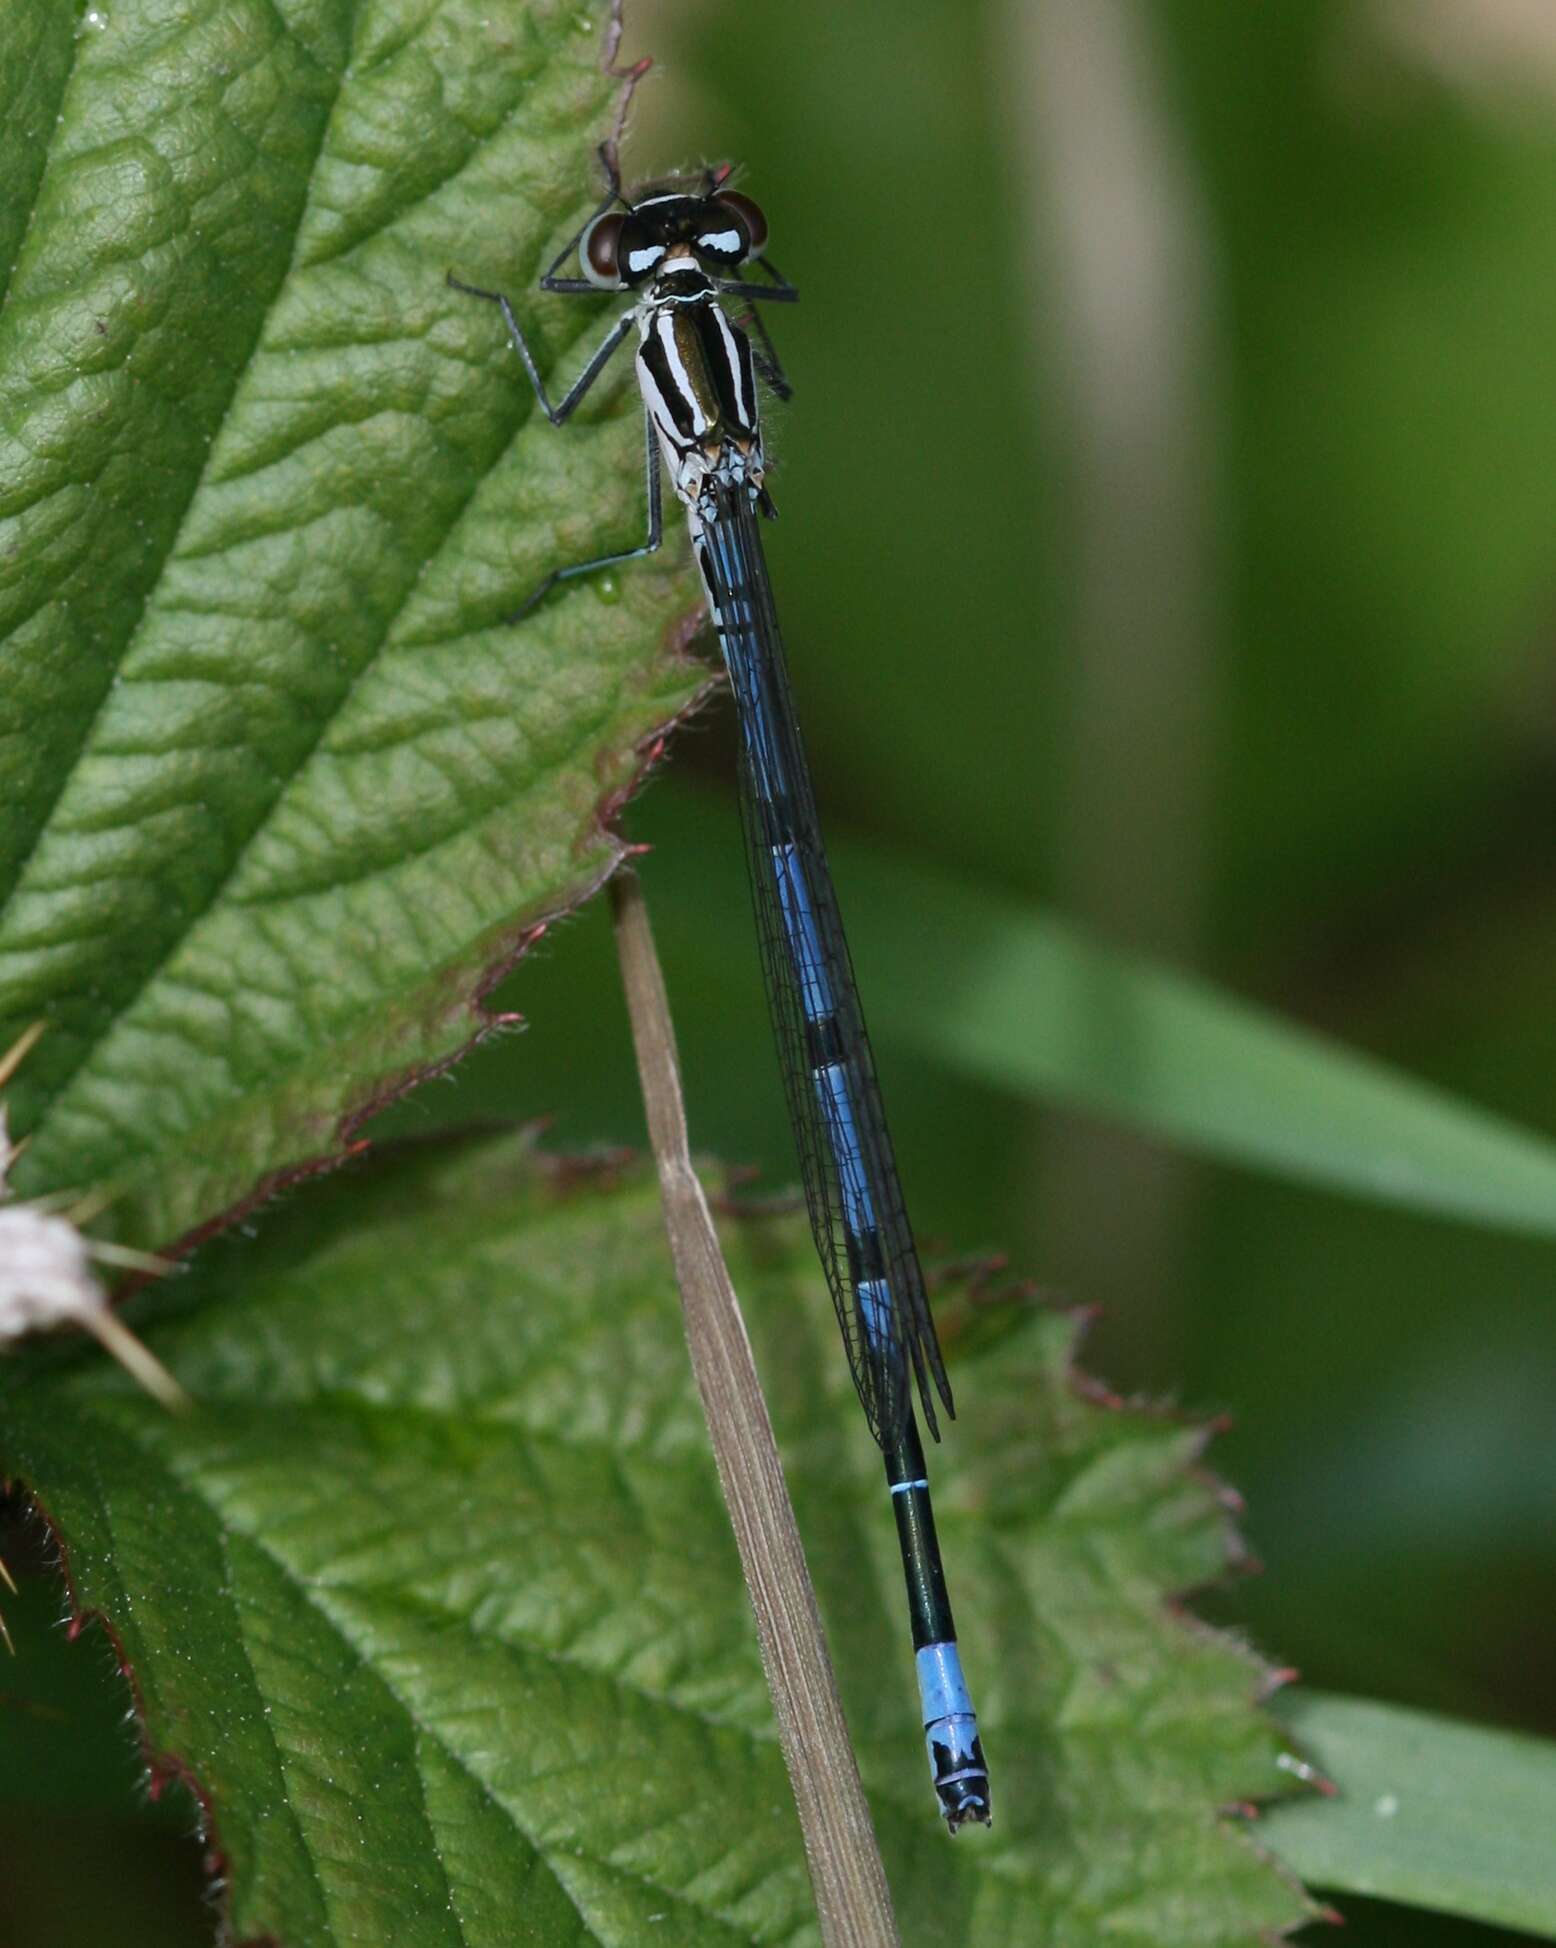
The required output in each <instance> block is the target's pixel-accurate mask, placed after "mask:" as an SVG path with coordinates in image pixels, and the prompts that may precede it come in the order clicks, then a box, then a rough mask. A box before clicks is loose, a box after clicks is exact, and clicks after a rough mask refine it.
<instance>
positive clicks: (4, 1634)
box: [0, 1617, 16, 1657]
mask: <svg viewBox="0 0 1556 1948" xmlns="http://www.w3.org/2000/svg"><path fill="white" fill-rule="evenodd" d="M0 1643H3V1644H4V1645H5V1647H6V1649H7V1650H8V1651H9V1652H10V1653H11V1655H12V1656H13V1657H14V1656H15V1655H16V1646H15V1644H13V1643H12V1642H11V1633H10V1631H9V1630H7V1629H6V1627H5V1618H4V1617H0Z"/></svg>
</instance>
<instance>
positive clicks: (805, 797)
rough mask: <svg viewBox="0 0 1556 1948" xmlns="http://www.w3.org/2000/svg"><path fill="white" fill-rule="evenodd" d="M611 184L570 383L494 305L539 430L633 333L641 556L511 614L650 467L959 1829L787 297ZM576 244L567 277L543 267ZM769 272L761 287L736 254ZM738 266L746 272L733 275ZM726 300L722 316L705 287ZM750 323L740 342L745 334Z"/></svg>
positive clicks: (710, 207)
mask: <svg viewBox="0 0 1556 1948" xmlns="http://www.w3.org/2000/svg"><path fill="white" fill-rule="evenodd" d="M601 154H602V158H603V160H604V162H605V166H606V174H607V177H608V179H609V193H608V194H607V196H606V197H605V200H604V201H603V202H602V203H601V204H600V206H599V208H598V209H597V210H596V211H595V212H594V214H593V216H592V217H591V218H590V219H589V221H588V222H587V223H586V224H585V225H584V226H583V228H582V229H581V230H580V231H579V232H578V234H577V235H576V236H575V237H573V238H572V239H571V241H570V242H569V243H567V244H566V245H565V246H564V247H563V249H562V250H561V251H560V252H559V253H558V255H557V257H556V260H555V261H554V262H553V264H552V265H551V268H550V270H549V271H547V272H546V274H545V275H544V276H543V277H542V278H541V280H540V287H541V289H542V290H544V291H549V292H556V293H561V294H564V295H570V296H572V295H585V294H588V295H597V294H598V293H600V292H601V291H617V292H621V291H631V292H633V293H635V297H634V301H633V303H632V304H631V305H630V306H629V307H628V308H627V309H626V310H625V311H623V312H622V313H621V315H620V316H619V317H618V318H617V319H616V320H615V322H614V323H613V324H612V326H611V328H610V330H609V332H608V333H607V334H606V337H605V339H604V342H603V343H602V344H601V345H600V346H599V348H598V350H597V351H596V352H595V353H594V355H593V357H592V358H591V359H590V360H589V362H588V364H587V365H586V366H585V367H584V369H583V371H582V372H581V373H580V374H579V376H578V378H577V379H576V380H575V382H574V383H573V385H572V386H571V388H570V389H569V390H568V391H567V393H566V394H565V395H564V396H563V397H562V399H561V400H559V401H558V402H557V403H556V404H553V403H552V401H551V399H550V398H549V396H548V394H547V391H546V387H545V382H544V380H543V379H542V377H541V374H540V370H539V368H538V367H537V365H536V363H535V359H534V356H533V354H532V353H531V351H530V348H529V345H528V344H527V342H526V340H525V337H524V333H523V331H522V329H521V328H520V325H519V321H518V319H517V317H516V316H515V315H514V311H513V307H512V305H511V304H510V302H509V300H508V299H507V298H506V297H505V296H504V295H503V294H502V293H501V292H498V291H484V290H479V289H477V288H476V287H475V286H473V285H469V284H463V283H461V282H460V281H459V280H458V279H457V278H454V277H452V276H451V277H450V282H451V283H452V284H454V285H455V287H456V288H457V289H459V290H461V291H465V292H468V293H469V294H470V295H471V296H473V297H480V298H485V299H487V300H488V301H490V302H491V303H493V304H495V305H497V306H498V307H499V308H500V309H501V312H502V315H503V318H504V320H505V322H506V324H507V327H508V333H509V336H510V337H511V338H512V340H513V344H514V348H515V350H516V351H517V352H518V354H519V357H520V358H521V359H522V360H523V362H524V369H525V371H526V372H527V373H528V375H529V379H530V383H531V385H532V386H533V387H534V389H535V396H536V398H537V399H538V400H539V402H540V405H541V407H542V409H543V410H544V411H545V412H546V414H547V415H548V416H549V417H550V419H551V420H552V422H553V424H555V425H558V426H560V425H561V424H562V423H563V421H564V420H566V419H567V418H568V417H569V415H570V414H571V413H572V412H573V410H574V408H575V407H576V406H577V405H578V403H579V401H580V400H581V399H582V398H583V397H584V395H585V394H586V393H587V392H588V390H589V388H590V387H591V386H592V385H593V384H594V382H595V380H596V379H597V378H598V377H599V376H600V374H601V372H603V371H604V369H605V367H606V366H607V364H608V363H609V362H610V359H611V357H612V356H613V354H614V353H615V352H616V351H617V349H618V348H619V347H620V346H621V344H622V343H623V341H624V340H625V339H626V338H627V337H628V335H629V334H630V333H631V332H632V331H633V330H634V329H635V330H636V332H637V336H638V349H637V360H636V369H637V378H638V384H639V386H640V388H641V390H642V394H643V405H644V430H645V442H646V452H647V489H648V535H647V538H646V539H645V540H644V541H643V543H642V544H641V545H640V546H639V547H636V548H628V549H623V550H621V551H619V552H618V553H615V554H609V555H601V556H599V557H597V558H596V559H594V560H592V561H585V562H579V563H577V564H576V565H574V566H571V567H567V568H561V569H557V570H556V571H554V572H553V573H552V574H551V575H549V576H547V578H546V579H545V581H543V582H542V583H541V584H540V586H539V587H538V588H537V589H536V590H535V591H534V592H533V593H532V594H531V596H530V598H529V600H528V601H527V602H526V603H525V604H524V606H523V608H522V609H520V610H519V611H518V614H517V615H516V616H515V617H514V618H513V620H515V621H517V620H518V619H519V617H521V616H524V615H527V614H528V613H529V612H530V610H531V609H532V608H533V607H534V606H535V604H536V603H537V602H539V601H540V599H541V598H542V597H543V596H544V595H545V594H546V593H547V592H548V590H550V589H551V588H552V587H553V586H554V585H555V584H556V583H557V582H558V581H561V580H564V579H566V578H569V577H571V576H574V575H583V574H588V573H591V572H592V571H595V570H598V569H602V568H608V567H612V566H614V565H616V564H618V563H620V562H625V561H630V560H632V559H634V558H635V557H636V556H639V555H645V554H649V553H651V552H652V551H653V550H654V549H656V548H657V547H658V546H659V544H660V540H661V537H662V533H663V519H662V507H661V494H660V469H661V465H663V466H664V467H667V468H668V469H669V474H670V483H671V486H672V488H673V490H674V492H675V494H676V496H677V497H678V499H680V500H681V501H682V502H683V503H684V505H685V508H686V513H687V523H688V526H689V528H690V532H691V541H692V550H693V553H694V555H695V557H696V561H697V566H698V570H699V572H700V574H701V576H702V582H703V587H704V589H705V590H706V592H707V597H708V604H709V608H710V609H711V611H712V615H713V621H714V624H715V626H716V628H717V630H718V636H719V644H720V648H721V650H722V652H723V657H724V663H725V667H726V669H727V670H728V673H729V680H730V686H731V688H732V689H733V691H734V694H735V700H736V705H737V707H738V711H739V720H740V746H741V765H740V774H741V794H740V796H741V812H742V818H743V823H744V826H745V835H746V848H747V853H748V856H749V862H750V869H751V885H752V889H753V897H754V901H755V906H756V915H757V933H758V938H759V941H760V946H761V957H762V967H763V972H764V974H765V976H766V984H767V995H768V1002H769V1006H770V1008H771V1012H772V1018H773V1025H774V1029H775V1032H776V1036H777V1041H778V1050H779V1056H780V1059H781V1066H782V1070H783V1079H784V1087H785V1090H786V1093H787V1096H788V1102H789V1112H790V1118H791V1120H792V1122H793V1125H794V1133H795V1139H796V1143H797V1146H798V1150H799V1157H800V1166H801V1172H802V1175H803V1178H804V1183H805V1195H806V1202H807V1204H808V1206H809V1209H810V1220H811V1228H812V1230H813V1232H814V1234H815V1239H816V1245H817V1249H818V1250H819V1252H820V1255H821V1262H822V1266H823V1269H824V1270H825V1272H826V1277H827V1283H828V1285H829V1286H830V1287H831V1291H832V1299H833V1304H834V1305H835V1306H836V1308H837V1316H838V1323H839V1325H840V1326H841V1327H842V1332H843V1339H844V1343H845V1344H846V1346H847V1349H848V1359H849V1364H850V1366H851V1368H852V1370H853V1377H854V1384H855V1386H856V1387H857V1389H858V1392H859V1399H860V1401H861V1403H862V1404H863V1407H864V1411H865V1415H866V1417H867V1418H868V1420H869V1423H870V1429H871V1432H872V1433H873V1434H874V1436H875V1438H876V1441H877V1442H878V1443H879V1445H880V1449H881V1453H882V1455H883V1457H884V1459H885V1464H886V1479H887V1484H888V1486H889V1488H890V1491H891V1498H892V1505H893V1508H894V1510H895V1514H896V1523H897V1537H898V1541H899V1543H900V1545H901V1550H902V1563H903V1570H904V1573H905V1576H906V1579H907V1589H908V1604H909V1610H910V1614H911V1618H912V1626H913V1647H914V1652H915V1655H916V1660H917V1671H918V1681H919V1692H920V1701H921V1704H922V1709H923V1721H924V1731H925V1737H926V1740H927V1742H928V1746H929V1761H930V1769H931V1772H932V1774H933V1777H934V1783H935V1791H936V1794H937V1795H938V1798H939V1801H940V1807H941V1811H942V1812H943V1813H944V1814H945V1817H946V1820H947V1822H948V1823H949V1825H950V1828H951V1831H952V1832H953V1833H954V1832H955V1831H956V1829H957V1828H958V1827H959V1826H961V1825H962V1824H963V1823H964V1822H965V1821H967V1820H971V1819H979V1820H983V1821H984V1822H985V1823H987V1822H988V1819H989V1808H990V1801H989V1778H988V1771H987V1769H986V1767H985V1765H984V1760H983V1752H982V1748H981V1746H980V1744H979V1739H978V1720H977V1717H976V1716H975V1714H974V1712H973V1708H972V1704H971V1701H970V1699H969V1697H968V1694H967V1686H966V1683H965V1681H964V1679H963V1676H962V1668H961V1659H960V1655H959V1653H958V1650H957V1644H956V1627H955V1624H954V1622H953V1620H952V1616H951V1606H950V1603H949V1601H948V1599H947V1596H946V1587H945V1573H944V1570H943V1568H942V1566H941V1560H940V1546H939V1542H938V1540H937V1538H936V1535H935V1518H934V1510H933V1508H932V1506H931V1503H930V1497H929V1483H928V1480H927V1478H926V1472H925V1466H924V1452H923V1448H922V1445H921V1443H920V1440H919V1432H918V1423H917V1418H916V1414H915V1403H914V1397H913V1396H914V1392H915V1391H916V1392H917V1396H918V1404H919V1406H920V1407H921V1408H922V1411H923V1414H924V1419H925V1422H926V1424H927V1426H928V1427H929V1430H930V1432H931V1434H933V1435H934V1436H935V1438H936V1439H938V1438H939V1427H938V1425H937V1421H936V1409H935V1399H936V1396H937V1395H938V1397H939V1399H940V1401H941V1403H942V1404H943V1405H944V1407H945V1409H946V1411H947V1412H948V1413H951V1412H953V1411H954V1409H953V1407H952V1402H951V1388H950V1384H949V1382H948V1380H947V1378H946V1372H945V1367H944V1364H943V1362H942V1360H941V1357H940V1347H939V1344H938V1342H937V1340H936V1337H935V1328H934V1323H933V1321H932V1319H931V1317H930V1312H929V1302H928V1299H927V1297H926V1295H925V1290H924V1278H923V1273H922V1271H921V1270H920V1267H919V1260H918V1252H917V1250H916V1248H915V1246H914V1242H913V1233H912V1230H911V1228H910V1227H909V1224H908V1218H907V1213H906V1210H905V1209H904V1205H903V1197H902V1189H901V1185H900V1184H899V1182H898V1177H897V1166H896V1161H895V1159H894V1157H893V1154H892V1146H891V1139H890V1137H889V1135H888V1134H887V1129H886V1117H885V1113H884V1111H883V1110H882V1107H881V1095H880V1088H879V1085H878V1083H877V1081H876V1074H875V1063H874V1058H873V1057H872V1055H871V1052H870V1043H869V1038H868V1036H867V1035H866V1033H865V1024H864V1015H863V1012H862V1010H861V1008H860V1004H859V996H858V991H857V988H856V986H855V982H854V975H853V969H852V966H851V963H850V961H849V956H848V946H847V942H846V940H845V938H844V935H843V924H842V920H841V918H840V916H839V912H838V904H837V895H836V893H835V892H834V890H833V885H832V876H831V873H830V871H829V870H828V867H827V861H826V854H825V852H824V850H823V848H822V842H821V828H820V824H819V821H818V819H817V816H816V806H815V800H814V795H813V793H812V790H811V782H810V770H809V766H808V764H807V763H806V759H805V751H804V746H803V744H802V742H801V739H800V733H799V727H798V724H797V721H796V717H795V711H794V705H793V700H792V697H791V694H790V690H789V679H788V673H787V669H786V666H785V662H784V653H783V643H782V639H781V637H780V635H779V631H778V618H777V613H776V611H775V609H774V607H773V599H772V592H771V588H770V586H769V583H768V579H767V569H766V565H765V561H764V558H763V553H762V544H761V535H760V530H759V528H758V526H757V516H758V515H759V514H762V515H768V516H770V515H771V514H772V512H773V505H772V501H771V499H770V497H769V495H768V490H767V484H766V472H767V468H766V461H765V458H764V454H763V447H762V433H761V421H760V409H759V404H758V398H757V379H758V377H760V378H761V379H762V380H763V381H764V382H765V383H766V385H767V386H768V387H769V389H770V390H771V391H772V392H773V393H775V394H776V395H777V396H778V397H779V398H780V399H787V398H788V397H789V393H790V388H789V384H788V381H787V380H786V378H785V377H784V374H783V370H782V367H781V366H780V365H779V362H778V358H777V355H776V353H775V352H774V349H773V345H772V341H771V339H770V338H769V336H768V334H767V331H766V328H765V327H764V326H763V324H762V322H761V319H760V317H759V315H758V314H757V312H756V310H755V306H756V305H758V304H762V303H771V302H775V301H778V302H791V303H792V302H793V301H794V300H795V299H796V298H797V297H798V295H799V293H798V292H797V291H796V290H795V288H794V286H793V285H792V284H790V283H789V282H788V281H787V280H786V279H785V278H784V277H783V275H782V273H781V272H780V271H779V270H778V269H777V267H776V266H775V265H774V264H773V263H772V262H771V261H770V260H769V259H768V258H767V257H766V256H765V255H764V254H763V252H764V249H765V245H766V241H767V224H766V220H765V218H764V217H763V215H762V212H761V210H760V209H759V208H758V206H757V205H756V204H755V203H754V202H752V200H751V199H750V197H748V196H745V195H742V194H741V193H740V192H739V191H737V190H734V189H732V188H730V187H729V176H730V171H729V169H728V168H727V167H725V168H720V169H712V170H708V171H707V172H706V173H705V174H703V175H702V176H701V177H698V178H694V179H675V180H672V181H670V182H666V183H660V184H654V185H650V186H648V187H646V188H644V189H641V190H639V191H638V192H637V194H636V196H635V197H633V198H628V197H627V196H625V195H624V194H623V193H622V189H621V182H620V177H619V175H618V173H617V170H616V166H615V157H614V154H613V152H612V151H611V150H610V148H609V147H607V148H606V149H604V150H602V151H601ZM574 250H577V252H578V257H579V268H580V270H581V272H582V275H581V276H577V277H572V276H563V275H560V274H559V273H560V271H561V268H562V265H563V264H564V263H565V262H566V260H567V259H568V257H569V256H570V255H571V253H572V252H573V251H574ZM753 265H754V266H755V268H756V269H757V270H760V271H761V272H762V273H764V275H763V277H762V278H761V279H760V280H759V279H757V278H755V277H754V276H753V275H752V274H751V272H750V270H749V268H748V267H750V266H753ZM742 272H744V273H745V275H743V276H742V275H738V273H742ZM726 298H732V299H735V300H737V301H739V303H740V304H741V305H742V307H743V314H742V316H741V318H740V320H739V322H737V321H735V320H733V319H731V318H730V317H729V316H728V315H727V313H726V311H725V309H724V306H723V304H722V303H721V299H726ZM753 336H754V338H755V340H756V342H755V343H753V342H752V341H753Z"/></svg>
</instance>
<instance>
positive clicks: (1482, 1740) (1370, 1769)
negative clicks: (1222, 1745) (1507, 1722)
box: [1265, 1691, 1556, 1939]
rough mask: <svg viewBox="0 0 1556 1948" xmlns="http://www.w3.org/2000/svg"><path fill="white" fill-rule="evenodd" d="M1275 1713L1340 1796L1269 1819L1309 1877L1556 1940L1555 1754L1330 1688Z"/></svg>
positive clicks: (1541, 1744) (1543, 1746)
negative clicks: (1555, 1859)
mask: <svg viewBox="0 0 1556 1948" xmlns="http://www.w3.org/2000/svg"><path fill="white" fill-rule="evenodd" d="M1280 1715H1281V1717H1282V1718H1283V1719H1284V1720H1285V1722H1286V1723H1287V1724H1288V1725H1289V1726H1290V1727H1291V1730H1292V1732H1293V1733H1294V1735H1295V1736H1296V1737H1297V1738H1298V1739H1299V1740H1300V1741H1301V1743H1302V1745H1303V1747H1304V1748H1305V1750H1306V1751H1307V1752H1308V1753H1309V1754H1310V1755H1311V1757H1312V1759H1313V1760H1314V1762H1315V1763H1316V1764H1317V1765H1318V1767H1319V1768H1320V1770H1321V1771H1323V1772H1325V1773H1327V1774H1328V1775H1329V1777H1330V1778H1331V1779H1333V1780H1334V1781H1335V1782H1336V1783H1337V1785H1338V1787H1339V1791H1338V1793H1337V1794H1336V1796H1335V1797H1333V1798H1324V1799H1305V1800H1300V1801H1293V1802H1292V1803H1291V1804H1289V1805H1283V1806H1278V1807H1275V1808H1273V1809H1272V1810H1271V1813H1270V1815H1269V1820H1268V1825H1267V1830H1266V1833H1265V1838H1266V1839H1267V1840H1268V1842H1269V1845H1270V1846H1271V1848H1272V1849H1273V1850H1274V1852H1275V1853H1276V1854H1278V1855H1279V1857H1280V1858H1281V1859H1282V1860H1284V1861H1286V1862H1287V1863H1288V1865H1290V1866H1291V1867H1292V1868H1293V1869H1294V1870H1295V1871H1296V1872H1298V1873H1300V1874H1301V1875H1302V1876H1303V1878H1304V1879H1306V1880H1310V1881H1312V1882H1314V1883H1315V1884H1316V1885H1318V1886H1321V1887H1330V1888H1334V1889H1336V1890H1337V1891H1340V1892H1344V1893H1349V1894H1372V1895H1378V1896H1381V1897H1382V1898H1384V1899H1386V1900H1394V1901H1403V1902H1406V1903H1408V1904H1409V1905H1410V1906H1412V1907H1424V1908H1435V1909H1437V1910H1438V1911H1439V1912H1440V1913H1443V1914H1459V1915H1463V1916H1465V1917H1467V1918H1468V1919H1470V1920H1474V1921H1481V1922H1484V1923H1485V1924H1486V1925H1487V1926H1488V1927H1504V1928H1521V1929H1524V1930H1526V1931H1527V1932H1528V1933H1530V1934H1536V1935H1540V1936H1542V1937H1544V1938H1546V1939H1556V1877H1553V1875H1552V1873H1551V1836H1552V1835H1553V1834H1556V1746H1553V1745H1551V1744H1550V1743H1549V1742H1548V1741H1541V1740H1539V1739H1533V1738H1521V1737H1519V1736H1517V1735H1516V1734H1515V1733H1513V1732H1502V1731H1487V1730H1484V1729H1483V1728H1481V1727H1479V1726H1473V1725H1462V1724H1455V1723H1453V1722H1452V1721H1451V1720H1449V1719H1446V1718H1434V1717H1430V1716H1429V1715H1428V1714H1427V1713H1426V1712H1422V1711H1406V1710H1403V1709H1402V1708H1401V1707H1399V1706H1397V1705H1388V1704H1375V1703H1372V1702H1370V1701H1368V1700H1363V1699H1361V1698H1336V1697H1330V1696H1327V1695H1326V1694H1325V1693H1323V1692H1321V1691H1317V1692H1314V1691H1295V1692H1291V1693H1289V1694H1287V1695H1286V1696H1285V1697H1283V1698H1282V1700H1281V1702H1280Z"/></svg>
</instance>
